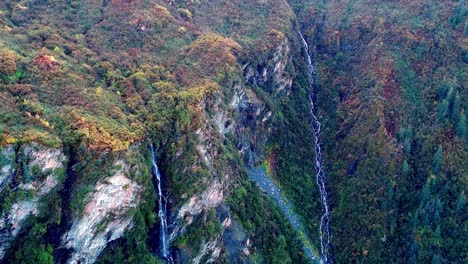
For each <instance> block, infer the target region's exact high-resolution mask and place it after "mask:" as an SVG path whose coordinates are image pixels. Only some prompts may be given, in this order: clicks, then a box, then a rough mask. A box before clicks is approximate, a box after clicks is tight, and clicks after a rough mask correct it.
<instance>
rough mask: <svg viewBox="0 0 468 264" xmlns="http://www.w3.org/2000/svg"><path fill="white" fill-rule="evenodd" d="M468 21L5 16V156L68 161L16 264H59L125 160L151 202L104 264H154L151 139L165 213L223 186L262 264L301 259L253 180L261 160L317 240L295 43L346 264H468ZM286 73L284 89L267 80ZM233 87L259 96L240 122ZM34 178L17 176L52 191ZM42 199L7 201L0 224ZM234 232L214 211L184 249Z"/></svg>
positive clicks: (177, 4) (210, 9) (272, 1)
mask: <svg viewBox="0 0 468 264" xmlns="http://www.w3.org/2000/svg"><path fill="white" fill-rule="evenodd" d="M467 14H468V11H467V7H466V3H465V1H463V0H458V1H434V0H430V1H410V0H403V1H398V2H395V1H378V0H373V1H361V0H340V1H338V0H328V1H326V0H289V1H283V0H269V1H248V0H238V1H232V0H216V1H186V0H174V1H168V0H167V1H166V0H157V1H147V0H111V1H106V0H74V1H54V0H20V1H13V0H6V1H1V2H0V36H1V38H0V146H6V145H10V144H14V145H15V148H16V149H17V150H18V153H21V147H22V146H24V144H27V143H29V142H37V143H40V144H42V145H45V146H49V147H56V148H60V149H63V151H64V152H65V154H66V155H67V156H68V157H69V160H68V161H67V164H66V167H65V169H64V170H66V171H58V172H57V174H58V175H59V176H60V184H59V185H58V186H57V187H56V188H55V189H54V190H53V191H52V192H51V193H49V194H48V195H47V196H46V197H44V198H43V199H42V200H41V201H40V204H41V214H39V215H38V216H36V217H33V216H31V217H29V218H28V219H27V221H25V223H24V224H23V228H22V231H21V233H20V235H19V236H18V238H17V240H16V241H15V242H14V243H13V244H12V246H11V248H10V249H9V251H8V254H7V257H6V258H5V259H4V260H3V261H6V262H8V263H31V262H34V263H54V261H55V262H63V261H65V258H66V255H67V254H68V253H69V252H64V250H61V249H58V246H59V245H60V243H61V242H60V241H59V237H60V235H62V234H63V232H64V231H65V230H66V229H67V228H68V227H69V225H70V222H71V221H72V219H75V218H77V217H79V216H80V214H81V213H82V211H83V209H84V206H85V204H86V202H87V201H88V200H87V199H88V198H89V194H90V193H91V192H92V191H93V190H94V186H95V185H96V183H97V182H99V181H100V180H102V179H104V178H106V177H107V176H110V175H112V173H113V172H115V170H116V169H118V168H115V166H113V162H114V161H115V160H116V159H119V158H125V159H126V161H127V162H128V164H129V166H131V167H132V170H131V173H130V174H131V175H128V176H129V177H130V178H131V179H133V180H135V181H136V182H137V183H138V184H140V185H142V186H146V187H148V188H146V189H145V192H144V193H143V194H142V197H141V200H142V201H144V202H142V203H141V204H140V205H139V207H138V208H136V209H134V210H131V212H129V213H128V214H129V215H132V216H133V228H132V229H130V230H129V231H128V232H126V233H125V236H124V237H123V238H120V239H118V240H115V241H113V242H112V243H110V244H109V245H108V246H107V248H106V249H105V251H104V252H103V253H102V254H101V256H100V257H99V259H98V262H99V263H135V262H142V263H159V261H160V260H159V259H157V257H155V255H154V254H153V253H152V252H154V251H155V247H157V245H154V244H155V242H154V240H155V239H156V240H157V238H155V236H156V235H155V234H157V231H156V229H157V227H158V224H159V223H158V217H157V215H156V213H155V212H157V210H156V208H155V207H156V204H157V201H155V198H154V197H155V194H154V186H153V183H152V179H151V173H150V168H149V164H150V161H149V160H148V157H149V153H148V150H147V149H146V144H147V143H148V142H149V141H151V142H153V143H154V144H155V145H156V146H158V147H159V149H158V152H159V153H158V159H159V162H160V167H161V170H162V171H163V174H164V176H165V179H166V180H165V182H164V184H165V185H167V186H168V188H167V192H168V193H167V197H168V199H169V202H170V205H171V210H174V211H175V210H177V208H179V207H180V206H181V205H182V204H184V203H185V202H187V200H189V199H190V197H192V196H193V195H198V194H200V193H202V192H203V191H204V190H205V189H206V188H207V183H210V182H211V181H212V180H213V179H217V180H220V181H221V182H222V184H223V187H224V188H225V200H226V201H225V202H226V203H227V204H228V205H229V206H228V207H229V210H230V212H231V213H232V216H233V218H234V219H235V220H236V221H238V222H239V223H240V224H241V226H242V228H244V230H245V231H246V233H248V236H249V238H250V239H251V240H252V242H253V246H252V247H251V253H252V255H251V256H250V260H252V261H258V262H259V263H305V262H306V261H307V260H306V259H305V257H304V255H303V252H302V247H301V245H300V242H299V240H298V239H297V234H296V233H295V232H294V231H293V229H292V228H291V227H290V226H289V225H288V223H287V222H286V220H285V219H284V217H283V216H281V214H280V212H279V210H278V209H277V208H276V207H275V206H274V205H273V203H272V202H271V201H270V200H269V199H268V198H267V197H265V196H264V195H263V194H260V191H259V189H258V188H257V187H256V186H254V185H253V184H252V183H251V182H249V181H248V179H247V177H246V176H245V175H244V174H245V173H244V168H245V167H248V166H255V165H260V163H264V165H266V167H267V169H268V172H269V173H270V174H271V175H272V177H273V178H274V179H275V181H277V182H278V183H279V185H280V186H281V187H282V188H283V190H284V191H285V193H286V194H287V195H288V197H289V198H290V199H291V201H292V202H293V203H294V205H295V206H296V209H297V211H298V214H299V215H301V216H302V217H303V220H304V221H303V222H304V223H306V224H307V231H308V232H309V237H311V238H316V237H317V236H318V234H317V232H318V225H317V223H318V216H319V215H320V212H321V205H320V201H319V199H318V191H317V188H316V186H315V178H314V177H315V173H314V161H313V158H312V157H313V155H314V152H313V151H314V150H313V149H314V148H313V145H312V137H311V127H310V125H309V121H310V115H309V110H310V109H309V107H310V105H309V98H308V96H309V94H310V92H311V91H310V86H309V83H310V80H309V76H307V69H306V64H305V54H304V51H303V46H302V45H301V43H300V40H299V39H298V34H297V32H296V31H297V30H301V31H302V32H303V33H304V34H305V35H306V37H307V40H308V42H309V43H310V44H311V47H312V50H311V52H312V53H313V54H314V60H315V61H316V64H317V68H318V72H319V86H318V87H319V90H318V94H317V109H318V116H319V118H320V119H321V121H322V124H323V127H322V143H323V145H324V146H323V147H324V157H325V167H326V173H327V175H328V180H329V182H328V184H329V189H330V198H331V201H332V218H331V219H332V220H331V223H332V244H333V245H334V248H335V250H334V252H335V257H336V262H338V263H434V264H437V263H464V262H466V260H467V258H468V256H467V252H468V248H467V247H468V244H467V242H466V232H467V224H466V222H467V221H466V220H467V212H466V193H465V189H466V186H467V177H466V175H467V173H466V171H467V163H466V162H465V160H467V158H468V157H467V155H466V140H467V132H466V113H465V112H466V109H467V102H466V99H465V98H466V87H465V86H466V81H467V72H468V71H467V67H466V64H467V63H468V51H467V47H466V36H467V34H468V23H467ZM280 48H283V50H282V51H283V52H282V53H281V52H280V53H279V54H278V53H277V51H278V50H281V49H280ZM284 50H288V52H284ZM283 56H286V57H287V58H283ZM278 59H279V60H282V59H284V62H285V64H286V65H285V68H284V74H286V75H288V76H290V77H291V80H292V85H291V87H288V88H286V89H285V90H279V89H278V87H279V85H278V83H275V82H274V81H273V79H274V78H269V77H271V76H273V75H274V73H273V71H275V70H276V69H275V65H274V61H275V60H278ZM251 69H252V71H253V72H254V73H253V74H252V75H251V76H250V73H249V70H251ZM265 76H266V77H265ZM238 87H242V89H243V92H244V93H245V94H247V95H248V96H250V98H251V99H252V98H253V99H252V100H251V101H250V102H248V103H247V105H246V106H243V107H244V108H242V109H241V108H239V109H234V108H233V107H232V103H231V101H232V98H233V96H234V95H235V93H237V92H238V91H237V89H238ZM256 107H257V108H256ZM257 110H258V112H259V113H270V114H271V116H268V117H266V119H265V120H266V121H261V120H262V119H263V117H262V116H260V117H258V116H259V114H258V113H256V112H257ZM218 114H221V116H222V117H226V119H228V120H229V121H228V122H226V123H224V124H223V125H225V126H226V127H225V128H226V130H228V131H229V132H227V133H226V134H222V135H220V134H219V133H217V132H218V130H219V129H218V128H217V127H216V126H217V124H215V123H216V122H215V120H216V118H217V117H218ZM265 116H266V115H265ZM256 118H260V121H261V122H260V121H259V120H256ZM228 127H233V128H232V129H230V130H229V129H228ZM246 142H247V143H246ZM202 147H204V148H205V149H203V148H202ZM3 159H4V157H0V164H2V163H3V162H5V161H4V160H3ZM204 160H208V162H204ZM24 164H26V161H21V160H18V161H15V166H17V167H18V168H19V170H18V172H17V173H16V178H15V180H17V181H24V182H27V181H29V180H30V179H28V177H29V176H30V173H29V172H30V171H33V170H34V171H35V172H34V173H33V174H34V175H39V176H40V177H45V175H42V176H41V175H40V173H37V171H38V168H27V166H25V165H24ZM30 196H31V194H30V193H28V192H23V191H17V190H16V189H15V188H14V186H7V187H6V188H5V189H3V190H2V191H1V192H0V213H4V212H6V211H7V210H9V209H10V207H11V205H12V204H13V203H14V201H16V200H23V199H28V197H30ZM222 232H223V227H222V225H221V223H220V219H218V218H217V216H216V211H215V209H213V208H211V209H209V210H204V211H203V212H202V213H201V214H199V215H197V216H194V219H193V223H192V224H191V225H189V226H188V227H187V230H186V232H185V233H184V234H183V235H181V236H180V237H179V238H178V239H177V240H176V241H175V242H174V243H173V246H174V247H175V248H177V250H182V251H184V252H188V254H192V256H195V255H196V254H197V253H198V251H199V250H200V245H201V244H202V243H204V242H206V241H207V240H212V239H215V238H217V237H219V236H221V235H222ZM317 242H318V241H317ZM221 261H224V262H228V260H226V259H222V260H221Z"/></svg>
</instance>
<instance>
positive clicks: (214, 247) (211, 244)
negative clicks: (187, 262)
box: [192, 237, 221, 264]
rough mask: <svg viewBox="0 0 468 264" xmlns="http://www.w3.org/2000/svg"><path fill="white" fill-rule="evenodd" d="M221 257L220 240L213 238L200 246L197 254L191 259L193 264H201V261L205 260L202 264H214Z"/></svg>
mask: <svg viewBox="0 0 468 264" xmlns="http://www.w3.org/2000/svg"><path fill="white" fill-rule="evenodd" d="M220 255H221V238H219V237H218V238H215V239H213V240H212V241H208V242H206V243H204V244H203V245H202V249H201V250H200V252H199V254H198V255H197V256H196V257H195V258H194V259H193V261H192V263H193V264H199V263H201V261H202V259H204V258H207V260H206V261H204V262H203V263H214V262H215V261H216V260H217V259H218V258H219V256H220Z"/></svg>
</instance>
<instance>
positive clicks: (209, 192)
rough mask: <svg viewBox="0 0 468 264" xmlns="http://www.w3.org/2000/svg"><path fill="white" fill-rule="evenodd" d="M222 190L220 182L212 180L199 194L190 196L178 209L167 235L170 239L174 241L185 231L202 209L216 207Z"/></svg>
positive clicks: (221, 196)
mask: <svg viewBox="0 0 468 264" xmlns="http://www.w3.org/2000/svg"><path fill="white" fill-rule="evenodd" d="M223 199H224V191H223V188H222V185H221V183H220V182H219V181H218V180H214V181H213V182H212V183H210V184H209V186H208V189H206V190H205V191H204V192H203V193H202V194H200V195H199V196H192V197H191V198H190V199H189V201H188V202H187V203H185V204H184V205H182V207H181V208H180V209H179V210H178V213H177V216H176V220H175V221H174V222H175V225H174V229H173V231H172V232H171V235H170V236H169V239H170V241H174V240H176V239H177V237H179V236H180V235H181V234H183V233H184V232H185V229H186V228H187V226H188V225H190V224H192V222H193V217H194V216H195V215H198V214H199V213H201V212H202V211H203V210H208V209H210V208H216V207H218V206H219V205H220V204H221V203H223Z"/></svg>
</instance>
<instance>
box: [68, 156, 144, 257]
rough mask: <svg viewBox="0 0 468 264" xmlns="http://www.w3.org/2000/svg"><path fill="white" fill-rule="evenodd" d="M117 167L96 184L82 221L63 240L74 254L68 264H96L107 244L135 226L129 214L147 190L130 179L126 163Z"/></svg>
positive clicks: (116, 163)
mask: <svg viewBox="0 0 468 264" xmlns="http://www.w3.org/2000/svg"><path fill="white" fill-rule="evenodd" d="M115 165H116V166H119V167H120V169H119V170H118V171H117V172H115V173H114V174H113V175H112V176H111V177H109V178H106V179H103V180H101V181H99V182H98V183H97V184H96V186H95V188H94V192H93V193H92V194H90V195H89V196H88V198H89V202H88V203H87V204H86V206H85V209H84V212H83V214H82V216H81V218H79V219H75V220H74V221H73V224H72V226H71V228H70V230H69V231H68V232H67V233H66V234H65V235H64V236H63V237H62V240H63V245H64V246H65V247H66V248H69V249H72V250H73V253H72V254H71V257H70V259H69V260H68V263H72V264H74V263H82V264H87V263H93V262H94V261H95V260H96V259H97V257H98V256H99V254H100V253H101V252H102V250H103V249H104V248H105V247H106V245H107V243H109V242H110V241H113V240H115V239H118V238H120V237H122V236H123V234H124V232H125V231H126V230H128V229H129V228H131V226H132V215H130V214H129V210H130V209H132V208H135V207H137V205H138V204H139V199H140V194H141V192H142V191H143V187H141V186H139V185H138V184H137V183H136V182H134V181H132V180H131V179H129V178H128V177H127V176H126V175H127V174H128V171H129V166H128V165H127V164H126V163H125V161H124V160H118V161H116V162H115Z"/></svg>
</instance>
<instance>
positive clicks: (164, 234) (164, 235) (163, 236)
mask: <svg viewBox="0 0 468 264" xmlns="http://www.w3.org/2000/svg"><path fill="white" fill-rule="evenodd" d="M150 148H151V162H152V170H153V174H154V176H155V177H156V180H157V185H158V196H159V199H158V200H159V212H158V216H159V222H160V224H161V227H160V236H159V240H160V242H161V255H162V256H163V257H164V258H165V259H166V260H167V262H168V263H170V264H172V263H174V261H173V259H172V256H171V251H170V248H169V239H168V231H167V208H166V207H167V201H166V197H164V194H163V190H162V184H161V173H160V172H159V168H158V165H157V163H156V155H155V154H154V147H153V144H150Z"/></svg>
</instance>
